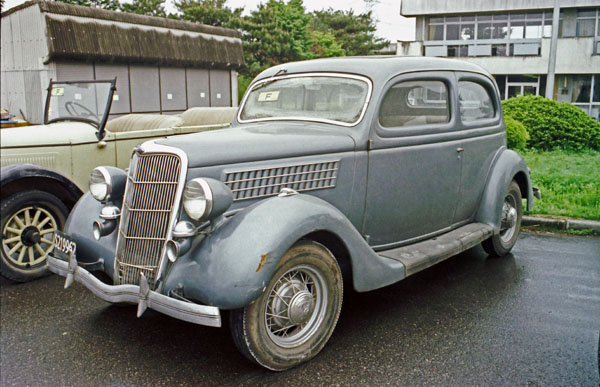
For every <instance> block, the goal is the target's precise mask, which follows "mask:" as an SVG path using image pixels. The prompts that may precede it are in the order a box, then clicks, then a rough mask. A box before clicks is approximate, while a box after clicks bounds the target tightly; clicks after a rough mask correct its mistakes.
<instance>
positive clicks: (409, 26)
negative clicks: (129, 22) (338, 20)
mask: <svg viewBox="0 0 600 387" xmlns="http://www.w3.org/2000/svg"><path fill="white" fill-rule="evenodd" d="M121 1H123V0H121ZM265 1H266V0H227V5H228V6H229V7H230V8H239V7H244V9H245V13H246V14H248V13H249V12H250V11H252V10H255V9H256V8H257V6H258V4H260V3H264V2H265ZM400 1H401V0H375V1H374V2H373V5H372V10H373V15H374V16H375V19H376V20H377V32H376V35H377V36H379V37H381V38H385V39H388V40H389V41H391V42H392V43H393V42H396V41H397V40H414V36H415V22H414V19H412V18H404V17H402V16H400ZM24 2H25V0H6V3H5V4H4V10H8V9H9V8H12V7H14V6H16V5H19V4H21V3H24ZM172 3H173V0H167V6H166V9H167V11H171V12H174V11H175V8H174V7H173V5H172ZM304 6H305V8H306V9H307V11H315V10H321V9H327V8H329V7H331V8H333V9H335V10H338V9H340V10H344V11H347V10H350V9H353V10H354V12H355V13H363V12H365V11H366V10H367V6H366V4H365V2H364V0H328V1H323V0H304Z"/></svg>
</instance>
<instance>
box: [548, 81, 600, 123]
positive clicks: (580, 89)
mask: <svg viewBox="0 0 600 387" xmlns="http://www.w3.org/2000/svg"><path fill="white" fill-rule="evenodd" d="M557 79H558V81H557V84H558V88H557V90H556V94H555V98H556V100H557V101H559V102H569V103H571V104H573V105H575V106H577V107H578V108H580V109H581V110H583V111H584V112H586V113H587V114H588V115H590V116H591V117H593V118H595V119H596V120H600V74H593V75H592V74H580V75H559V76H558V77H557Z"/></svg>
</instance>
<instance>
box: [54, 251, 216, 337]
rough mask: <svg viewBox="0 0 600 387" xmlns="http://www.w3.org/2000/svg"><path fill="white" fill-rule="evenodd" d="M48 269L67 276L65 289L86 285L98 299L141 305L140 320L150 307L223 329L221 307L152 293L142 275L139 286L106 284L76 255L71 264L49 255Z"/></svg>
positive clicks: (73, 256)
mask: <svg viewBox="0 0 600 387" xmlns="http://www.w3.org/2000/svg"><path fill="white" fill-rule="evenodd" d="M48 267H49V269H50V271H51V272H53V273H55V274H58V275H61V276H63V277H66V280H65V289H66V288H68V287H69V286H70V285H71V284H72V283H73V280H75V281H77V282H79V283H81V284H83V286H85V287H86V288H88V289H89V290H91V291H92V293H94V294H95V295H96V296H98V297H100V298H101V299H103V300H104V301H108V302H112V303H117V302H130V303H134V304H138V312H137V315H138V317H140V316H141V315H142V314H143V313H144V311H145V310H146V309H147V308H150V309H154V310H156V311H158V312H161V313H164V314H166V315H169V316H171V317H175V318H176V319H179V320H183V321H188V322H191V323H194V324H199V325H207V326H211V327H220V326H221V313H220V312H219V308H217V307H214V306H206V305H199V304H194V303H192V302H185V301H181V300H178V299H175V298H171V297H168V296H165V295H164V294H160V293H158V292H155V291H152V290H150V288H149V286H148V281H147V280H146V278H145V277H144V276H143V275H142V278H141V281H140V286H137V285H107V284H105V283H104V282H102V281H100V280H99V279H97V278H96V277H94V276H93V275H92V274H91V273H90V272H89V271H87V270H85V269H84V268H82V267H81V266H78V265H77V260H76V258H75V255H74V254H71V256H70V258H69V262H66V261H63V260H62V259H58V258H55V257H53V256H51V255H48Z"/></svg>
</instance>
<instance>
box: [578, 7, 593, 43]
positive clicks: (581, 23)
mask: <svg viewBox="0 0 600 387" xmlns="http://www.w3.org/2000/svg"><path fill="white" fill-rule="evenodd" d="M597 24H598V10H597V9H591V10H590V9H579V10H577V27H576V35H577V36H580V37H588V36H594V35H595V33H594V32H596V25H597Z"/></svg>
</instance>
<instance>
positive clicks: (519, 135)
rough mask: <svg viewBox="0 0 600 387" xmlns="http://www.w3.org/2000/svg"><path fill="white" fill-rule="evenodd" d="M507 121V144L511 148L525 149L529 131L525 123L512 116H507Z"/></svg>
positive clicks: (505, 118)
mask: <svg viewBox="0 0 600 387" xmlns="http://www.w3.org/2000/svg"><path fill="white" fill-rule="evenodd" d="M504 121H505V122H506V145H507V146H508V148H510V149H517V150H525V147H526V146H527V141H528V140H529V133H527V129H525V125H523V124H522V123H520V122H519V121H517V120H515V119H514V118H512V117H511V116H505V117H504Z"/></svg>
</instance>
